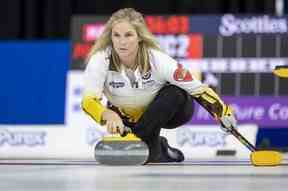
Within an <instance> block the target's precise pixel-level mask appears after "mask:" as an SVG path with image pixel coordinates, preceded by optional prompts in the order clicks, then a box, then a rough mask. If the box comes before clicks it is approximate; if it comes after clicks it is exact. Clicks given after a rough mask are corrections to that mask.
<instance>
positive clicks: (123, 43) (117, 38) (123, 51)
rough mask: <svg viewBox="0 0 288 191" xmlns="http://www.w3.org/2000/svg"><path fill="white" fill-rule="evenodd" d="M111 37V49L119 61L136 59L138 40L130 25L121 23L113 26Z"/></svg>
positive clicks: (124, 22)
mask: <svg viewBox="0 0 288 191" xmlns="http://www.w3.org/2000/svg"><path fill="white" fill-rule="evenodd" d="M111 35H112V37H111V39H112V43H113V47H114V49H115V51H116V53H117V54H118V55H119V57H120V60H121V61H124V62H125V61H127V60H129V61H131V59H135V58H136V55H137V51H138V43H139V38H138V34H137V32H136V30H135V29H134V27H133V26H132V25H131V24H130V23H128V22H126V21H123V22H120V23H117V24H115V25H114V26H113V28H112V34H111Z"/></svg>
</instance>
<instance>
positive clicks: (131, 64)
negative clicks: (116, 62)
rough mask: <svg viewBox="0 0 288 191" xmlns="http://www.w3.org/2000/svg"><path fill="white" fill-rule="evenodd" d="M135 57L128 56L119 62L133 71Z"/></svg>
mask: <svg viewBox="0 0 288 191" xmlns="http://www.w3.org/2000/svg"><path fill="white" fill-rule="evenodd" d="M136 56H137V54H136V55H133V56H130V57H128V58H124V59H120V62H121V63H122V64H123V65H124V66H125V67H126V68H129V69H132V70H135V69H136V67H137V66H136Z"/></svg>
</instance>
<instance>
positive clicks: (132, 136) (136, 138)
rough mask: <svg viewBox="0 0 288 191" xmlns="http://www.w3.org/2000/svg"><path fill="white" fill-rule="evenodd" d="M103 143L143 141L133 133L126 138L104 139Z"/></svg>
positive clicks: (109, 137) (117, 136) (118, 136)
mask: <svg viewBox="0 0 288 191" xmlns="http://www.w3.org/2000/svg"><path fill="white" fill-rule="evenodd" d="M102 141H141V139H140V138H138V137H137V136H136V135H134V134H133V133H128V134H127V135H126V136H125V137H121V136H120V135H112V136H111V135H110V136H106V137H103V140H102Z"/></svg>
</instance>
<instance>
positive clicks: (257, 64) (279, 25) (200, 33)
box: [71, 15, 288, 96]
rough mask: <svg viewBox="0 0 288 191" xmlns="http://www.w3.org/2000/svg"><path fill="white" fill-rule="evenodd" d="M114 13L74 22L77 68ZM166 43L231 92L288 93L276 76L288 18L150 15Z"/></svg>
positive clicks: (286, 53)
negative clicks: (109, 15) (274, 73)
mask: <svg viewBox="0 0 288 191" xmlns="http://www.w3.org/2000/svg"><path fill="white" fill-rule="evenodd" d="M107 19H108V17H105V16H104V17H103V16H94V17H93V16H92V17H85V16H78V17H74V18H73V22H72V64H71V69H84V67H85V58H86V55H87V53H88V52H89V50H90V48H91V46H92V45H93V43H94V41H95V40H97V38H98V37H99V35H100V34H101V32H102V30H103V28H104V24H105V22H106V21H107ZM145 20H146V24H147V26H148V28H149V30H150V31H151V32H152V33H153V34H154V35H155V37H156V38H157V40H158V41H159V43H160V46H161V48H162V49H163V50H164V51H165V52H166V53H168V54H169V55H170V56H172V57H174V58H175V59H177V60H178V61H179V62H180V63H182V64H183V65H184V66H185V67H189V68H190V69H191V70H199V71H201V72H202V73H203V78H202V80H203V81H204V82H205V83H208V84H210V85H211V86H214V87H215V89H216V91H217V92H218V93H220V94H221V95H227V96H287V95H288V85H287V84H288V80H287V79H281V78H278V77H275V76H273V74H272V73H271V71H272V70H273V68H274V67H275V66H276V65H288V61H287V58H288V35H287V34H288V32H287V31H288V22H287V17H269V16H267V15H263V16H236V15H222V16H221V15H217V16H213V15H209V16H187V15H177V16H176V15H168V16H155V15H153V16H149V15H148V16H146V17H145Z"/></svg>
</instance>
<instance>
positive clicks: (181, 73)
mask: <svg viewBox="0 0 288 191" xmlns="http://www.w3.org/2000/svg"><path fill="white" fill-rule="evenodd" d="M173 78H174V80H175V81H178V82H189V81H192V80H193V78H192V75H191V73H190V72H189V70H187V69H185V68H184V67H183V65H182V64H179V63H178V64H177V69H176V70H175V71H174V74H173Z"/></svg>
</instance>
